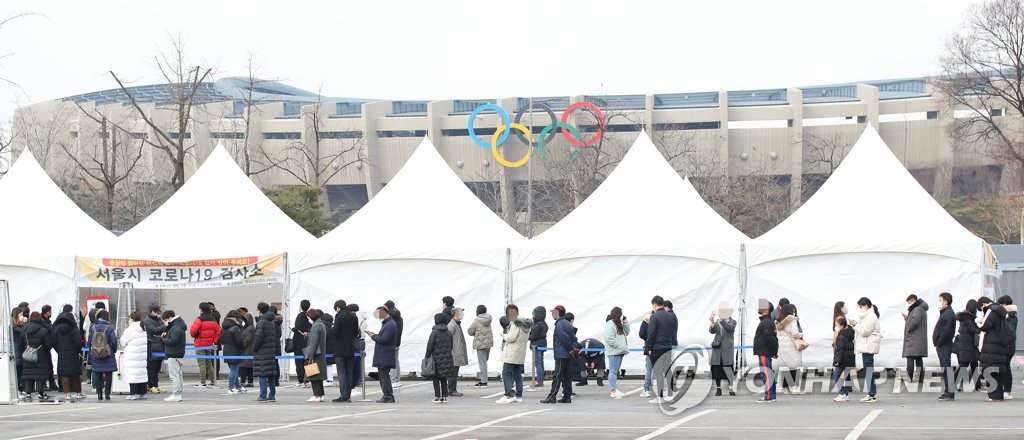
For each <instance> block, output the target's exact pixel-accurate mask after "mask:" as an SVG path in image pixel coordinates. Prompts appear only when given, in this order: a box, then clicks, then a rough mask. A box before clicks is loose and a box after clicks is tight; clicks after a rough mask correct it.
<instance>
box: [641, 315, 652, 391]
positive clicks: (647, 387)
mask: <svg viewBox="0 0 1024 440" xmlns="http://www.w3.org/2000/svg"><path fill="white" fill-rule="evenodd" d="M652 308H653V306H652ZM652 316H654V310H651V311H650V312H648V313H647V314H646V315H644V319H643V321H642V322H641V323H640V331H639V332H637V336H639V337H640V340H642V341H644V348H643V353H644V363H645V367H644V387H643V388H644V390H643V391H641V392H640V398H641V399H646V398H649V397H651V379H652V378H653V376H654V365H653V364H651V350H650V349H649V348H647V338H648V337H649V333H648V331H647V330H648V329H649V328H650V326H651V317H652Z"/></svg>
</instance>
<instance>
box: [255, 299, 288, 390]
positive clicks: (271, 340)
mask: <svg viewBox="0 0 1024 440" xmlns="http://www.w3.org/2000/svg"><path fill="white" fill-rule="evenodd" d="M256 311H257V312H259V314H260V317H259V319H258V320H257V321H256V334H255V335H253V342H252V355H253V362H252V374H253V376H256V377H259V378H260V396H259V398H257V399H256V401H257V402H260V403H273V402H276V401H277V379H276V377H277V375H278V374H279V373H278V366H277V359H276V358H275V356H278V355H279V354H278V353H280V350H281V343H280V342H279V341H280V340H281V339H280V335H279V334H278V333H277V324H276V323H275V320H276V319H277V316H278V315H277V314H276V313H274V312H272V311H271V307H270V305H269V304H267V303H264V302H261V303H259V305H257V306H256Z"/></svg>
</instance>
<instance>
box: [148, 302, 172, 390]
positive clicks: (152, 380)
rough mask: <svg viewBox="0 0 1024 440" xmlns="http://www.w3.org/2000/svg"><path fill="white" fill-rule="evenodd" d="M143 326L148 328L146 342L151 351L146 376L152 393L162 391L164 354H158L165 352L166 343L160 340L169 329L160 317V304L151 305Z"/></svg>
mask: <svg viewBox="0 0 1024 440" xmlns="http://www.w3.org/2000/svg"><path fill="white" fill-rule="evenodd" d="M142 327H143V328H145V329H146V342H147V345H148V349H149V353H148V354H147V359H146V376H147V378H148V380H147V384H146V385H147V386H148V387H149V393H150V394H157V393H162V392H163V390H161V389H160V365H161V364H163V361H164V358H163V357H162V356H156V354H157V353H163V352H164V343H163V342H162V341H161V340H160V339H161V338H160V335H162V334H163V333H164V332H166V331H167V324H165V323H164V321H163V320H162V319H160V306H159V305H157V304H153V305H150V306H149V314H147V315H146V318H145V319H144V320H143V321H142Z"/></svg>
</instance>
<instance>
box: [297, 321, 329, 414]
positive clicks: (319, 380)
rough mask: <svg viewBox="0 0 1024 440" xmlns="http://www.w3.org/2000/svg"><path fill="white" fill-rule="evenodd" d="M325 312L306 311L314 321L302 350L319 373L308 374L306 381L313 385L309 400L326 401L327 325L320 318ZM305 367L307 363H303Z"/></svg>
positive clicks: (307, 360) (306, 359) (306, 358)
mask: <svg viewBox="0 0 1024 440" xmlns="http://www.w3.org/2000/svg"><path fill="white" fill-rule="evenodd" d="M321 316H323V313H322V312H321V311H320V310H317V309H311V310H307V311H306V317H307V318H309V321H310V322H311V323H312V324H310V327H309V333H308V334H307V335H306V348H304V349H303V351H302V356H303V357H304V358H305V363H306V364H311V363H312V364H316V366H317V369H318V370H319V373H317V374H314V375H311V376H306V381H307V382H309V383H310V385H311V386H312V387H313V397H310V398H309V399H308V400H306V401H307V402H318V403H322V402H323V401H324V394H325V393H324V380H325V379H326V378H327V326H326V325H325V324H324V323H323V321H321V320H320V317H321ZM303 368H305V365H303Z"/></svg>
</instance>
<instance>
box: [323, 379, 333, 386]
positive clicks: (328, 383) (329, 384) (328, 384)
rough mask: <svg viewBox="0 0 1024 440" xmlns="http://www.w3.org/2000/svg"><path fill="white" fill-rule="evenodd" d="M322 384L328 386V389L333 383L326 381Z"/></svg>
mask: <svg viewBox="0 0 1024 440" xmlns="http://www.w3.org/2000/svg"><path fill="white" fill-rule="evenodd" d="M324 384H325V385H327V386H329V387H330V386H334V381H333V380H328V381H325V382H324Z"/></svg>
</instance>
